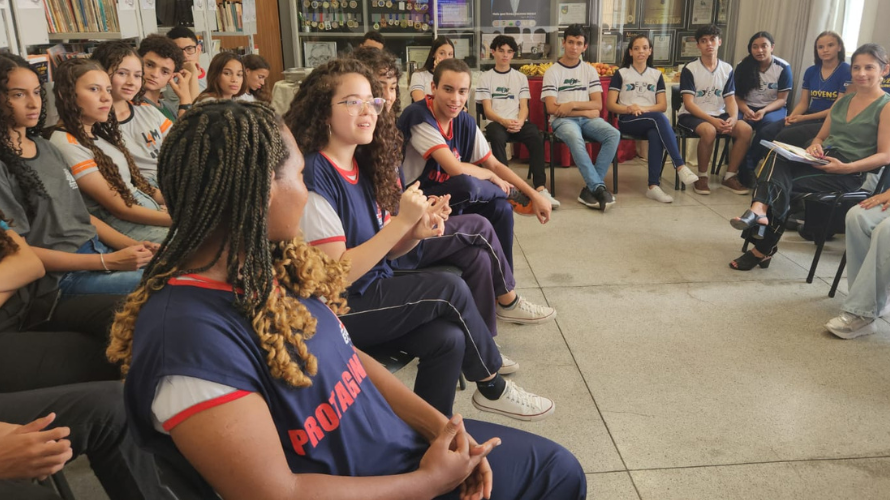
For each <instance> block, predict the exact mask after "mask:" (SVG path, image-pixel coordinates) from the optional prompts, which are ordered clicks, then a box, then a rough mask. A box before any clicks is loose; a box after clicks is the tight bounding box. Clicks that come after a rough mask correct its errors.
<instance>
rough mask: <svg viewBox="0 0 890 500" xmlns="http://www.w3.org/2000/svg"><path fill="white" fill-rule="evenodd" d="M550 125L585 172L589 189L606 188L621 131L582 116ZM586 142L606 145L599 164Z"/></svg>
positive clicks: (597, 158) (598, 158) (602, 122)
mask: <svg viewBox="0 0 890 500" xmlns="http://www.w3.org/2000/svg"><path fill="white" fill-rule="evenodd" d="M550 125H551V126H552V127H553V133H554V134H556V137H558V138H559V140H561V141H562V142H564V143H565V144H566V146H568V147H569V151H571V152H572V159H573V160H575V165H578V170H580V171H581V177H583V178H584V182H585V183H586V184H587V188H588V189H590V190H591V191H595V190H596V188H597V187H599V186H604V185H605V183H604V182H603V179H604V178H605V177H606V173H607V172H608V171H609V166H610V165H612V159H613V158H615V153H617V152H618V143H619V142H621V132H619V131H618V129H616V128H615V127H613V126H611V125H609V124H608V123H606V121H605V120H603V119H602V118H584V117H581V116H570V117H568V118H554V119H553V122H552V123H551V124H550ZM585 139H586V140H589V141H596V142H599V143H600V144H601V145H602V147H601V148H600V152H599V154H598V155H597V156H596V163H595V164H594V163H593V162H592V161H591V160H590V156H588V154H587V146H586V144H585V143H584V140H585ZM550 154H551V155H552V154H554V153H553V152H551V153H550Z"/></svg>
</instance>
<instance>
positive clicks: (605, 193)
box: [593, 185, 615, 212]
mask: <svg viewBox="0 0 890 500" xmlns="http://www.w3.org/2000/svg"><path fill="white" fill-rule="evenodd" d="M593 197H594V198H596V201H598V202H599V206H600V210H602V211H603V212H605V211H606V210H608V209H609V207H611V206H612V205H614V204H615V197H614V196H612V193H610V192H609V190H608V189H606V186H603V185H599V186H597V187H596V191H594V192H593Z"/></svg>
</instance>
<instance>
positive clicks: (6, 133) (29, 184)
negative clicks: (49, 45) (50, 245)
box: [0, 54, 49, 219]
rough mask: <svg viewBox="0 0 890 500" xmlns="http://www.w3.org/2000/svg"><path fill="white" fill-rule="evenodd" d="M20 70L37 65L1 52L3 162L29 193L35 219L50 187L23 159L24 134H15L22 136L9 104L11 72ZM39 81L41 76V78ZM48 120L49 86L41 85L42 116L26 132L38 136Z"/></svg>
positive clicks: (30, 211) (28, 205)
mask: <svg viewBox="0 0 890 500" xmlns="http://www.w3.org/2000/svg"><path fill="white" fill-rule="evenodd" d="M17 69H26V70H28V71H31V72H33V73H34V76H37V73H36V72H35V71H34V68H32V67H31V65H30V64H28V61H25V60H24V59H22V58H21V57H19V56H16V55H12V54H3V55H0V102H2V104H3V106H0V120H2V122H0V161H2V162H3V163H4V164H5V165H6V168H7V169H9V172H10V173H11V174H12V176H13V177H15V180H16V182H18V184H19V188H20V189H21V190H22V193H23V194H24V196H25V213H26V215H27V216H28V218H29V219H30V218H33V217H34V215H35V211H36V210H37V203H38V200H37V198H38V197H42V198H46V197H48V196H49V194H47V192H46V186H44V185H43V181H42V180H40V177H39V176H38V175H37V172H35V171H34V169H33V168H31V167H30V166H28V164H27V163H25V162H24V161H23V160H22V147H21V144H22V140H23V139H24V137H13V132H15V134H16V136H18V132H17V131H13V130H12V128H13V127H15V125H16V124H15V121H14V118H13V115H12V106H11V105H10V104H9V75H10V73H12V72H13V71H15V70H17ZM38 81H39V77H38ZM45 121H46V89H44V87H43V85H42V84H41V85H40V118H38V120H37V125H35V126H34V127H33V128H29V129H27V130H26V131H25V134H26V135H30V136H37V135H40V132H41V131H42V130H43V124H44V122H45Z"/></svg>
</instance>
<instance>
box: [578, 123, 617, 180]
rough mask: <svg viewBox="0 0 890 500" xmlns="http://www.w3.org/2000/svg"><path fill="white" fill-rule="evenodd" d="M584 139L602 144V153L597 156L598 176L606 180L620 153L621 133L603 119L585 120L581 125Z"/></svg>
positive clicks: (595, 165) (595, 164)
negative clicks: (617, 154)
mask: <svg viewBox="0 0 890 500" xmlns="http://www.w3.org/2000/svg"><path fill="white" fill-rule="evenodd" d="M581 131H582V132H583V134H584V138H585V139H588V140H594V141H596V142H598V143H600V152H599V153H598V154H597V155H596V162H595V163H594V167H595V168H596V174H597V176H599V178H600V179H605V178H606V174H607V173H608V172H609V167H611V166H612V160H614V159H615V154H616V153H617V152H618V143H620V142H621V132H619V131H618V129H617V128H615V127H613V126H612V125H610V124H609V123H608V122H606V120H603V119H602V118H593V119H589V120H588V119H584V121H582V124H581Z"/></svg>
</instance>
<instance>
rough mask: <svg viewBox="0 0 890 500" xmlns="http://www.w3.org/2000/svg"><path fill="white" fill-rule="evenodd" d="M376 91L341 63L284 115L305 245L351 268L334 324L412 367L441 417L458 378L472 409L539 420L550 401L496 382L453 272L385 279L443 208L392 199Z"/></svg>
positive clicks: (354, 65) (434, 228)
mask: <svg viewBox="0 0 890 500" xmlns="http://www.w3.org/2000/svg"><path fill="white" fill-rule="evenodd" d="M380 92H381V90H380V87H379V85H378V84H377V80H376V78H375V77H374V75H373V73H371V72H370V71H369V70H368V68H367V67H365V66H364V65H363V64H361V63H359V62H358V61H355V60H352V59H338V60H334V61H331V62H329V63H327V64H324V65H322V66H320V67H318V68H315V70H313V72H312V74H311V75H309V78H307V79H306V81H304V82H303V84H302V85H301V86H300V90H299V92H297V95H296V96H295V97H294V100H293V102H292V103H291V108H290V110H289V111H288V112H287V114H286V115H285V122H286V123H287V125H288V126H289V127H290V129H291V131H293V133H294V136H295V137H296V139H297V143H298V144H299V145H300V148H301V149H302V150H303V151H306V152H307V153H308V154H307V156H306V172H305V178H306V185H307V187H308V188H309V191H310V194H309V203H308V205H307V208H306V214H305V216H304V217H303V220H302V222H301V225H302V228H303V231H304V233H305V237H306V240H307V241H308V242H309V244H310V245H313V246H316V247H317V248H319V249H320V250H322V251H323V252H325V253H326V254H328V255H329V256H330V257H331V258H333V259H335V260H337V261H342V260H347V259H348V260H349V261H350V262H351V268H350V270H349V273H348V276H347V278H348V280H349V282H350V286H349V290H348V294H349V295H348V302H349V306H350V308H351V311H350V312H349V313H347V314H344V315H341V318H340V319H341V320H342V321H343V322H344V324H345V325H346V327H347V329H349V330H350V331H351V332H352V336H353V338H354V339H355V341H356V345H357V346H358V347H360V348H365V347H373V346H377V345H380V344H387V345H389V346H392V347H397V348H399V349H401V350H404V351H405V352H407V353H408V354H411V355H413V356H416V357H418V358H420V365H419V368H418V373H417V378H416V380H415V386H414V390H415V392H417V394H418V395H419V396H421V397H422V398H423V399H424V400H426V401H427V402H429V403H430V404H432V405H433V406H434V407H436V408H437V409H438V410H439V411H441V412H442V413H444V414H446V415H447V414H450V413H451V406H452V404H453V402H454V394H455V386H456V383H457V379H458V377H459V375H460V372H461V369H463V373H464V374H465V375H466V377H467V378H468V379H469V380H470V381H473V382H477V387H478V389H477V391H476V392H475V393H474V394H473V403H474V404H475V405H476V407H477V408H479V409H482V410H484V411H492V412H495V413H500V414H504V415H508V416H511V417H514V418H519V419H522V420H539V419H542V418H545V417H547V416H548V415H550V414H551V413H553V409H554V405H553V402H552V401H550V400H549V399H546V398H543V397H540V396H535V395H533V394H531V393H528V392H526V391H524V390H523V389H522V388H520V387H518V386H517V385H516V384H514V383H513V382H510V381H507V380H505V379H504V378H503V377H502V376H501V375H500V374H499V373H498V370H499V369H500V368H501V365H502V359H501V354H500V352H499V351H498V348H497V346H496V345H495V343H494V339H493V338H492V332H491V331H490V330H489V328H488V326H487V325H486V323H485V320H484V319H483V318H482V316H481V315H480V313H479V311H478V309H477V308H476V305H475V303H474V302H473V296H472V294H471V293H470V290H469V288H468V287H467V285H466V283H465V282H464V281H462V280H461V279H460V278H459V277H458V276H455V275H453V274H451V273H435V272H420V273H414V274H410V275H403V276H394V275H393V271H392V268H391V266H390V264H389V260H390V259H395V258H398V257H400V256H402V255H404V254H406V253H407V252H409V251H410V250H412V249H413V248H414V247H415V246H416V245H417V244H418V242H419V241H420V240H422V239H424V238H428V237H433V236H441V235H442V234H443V231H444V220H443V218H442V210H443V208H444V207H445V206H446V205H445V204H444V203H430V202H429V201H428V200H427V199H426V198H425V197H424V196H423V193H422V192H421V191H420V190H419V189H418V188H417V184H414V185H412V186H408V188H407V189H405V191H404V192H403V193H401V195H399V188H398V181H397V177H396V175H397V174H396V166H397V165H398V162H399V159H400V147H399V146H400V145H401V143H400V139H399V135H398V132H397V129H396V128H395V126H394V123H393V121H392V120H391V119H386V118H379V115H380V113H382V112H384V109H385V105H386V103H385V102H384V100H383V99H382V98H379V97H374V94H377V95H379V94H380ZM306 116H312V117H313V119H312V120H306V119H301V117H306ZM446 201H447V200H446ZM390 214H396V215H393V216H390Z"/></svg>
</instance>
